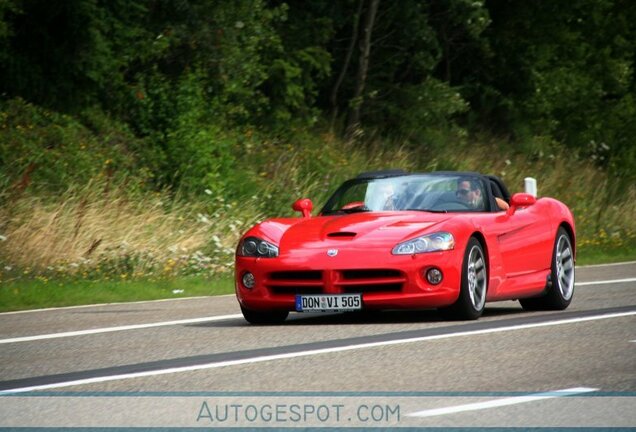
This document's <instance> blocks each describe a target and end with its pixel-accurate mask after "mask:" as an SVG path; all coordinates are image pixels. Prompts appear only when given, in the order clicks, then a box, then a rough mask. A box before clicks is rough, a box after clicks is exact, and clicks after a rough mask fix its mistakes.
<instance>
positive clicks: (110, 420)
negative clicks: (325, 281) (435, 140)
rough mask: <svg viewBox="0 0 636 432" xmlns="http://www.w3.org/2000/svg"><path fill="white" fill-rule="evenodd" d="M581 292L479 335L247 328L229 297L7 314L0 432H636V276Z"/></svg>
mask: <svg viewBox="0 0 636 432" xmlns="http://www.w3.org/2000/svg"><path fill="white" fill-rule="evenodd" d="M576 281H577V282H576V288H575V294H574V300H573V302H572V304H571V305H570V307H569V308H568V309H567V310H565V311H559V312H525V311H523V310H522V309H521V307H520V306H519V304H518V303H517V302H500V303H491V304H487V306H486V311H485V313H484V316H483V317H482V318H481V319H480V320H478V321H476V322H453V321H444V320H443V319H442V318H441V317H440V316H439V315H438V313H437V312H436V311H433V310H430V311H399V312H393V311H391V312H383V313H379V314H376V315H371V316H366V315H358V314H331V315H301V314H292V315H291V316H290V318H289V319H288V320H287V321H286V323H285V324H283V325H280V326H251V325H249V324H247V323H246V322H245V321H244V320H243V319H242V317H241V316H240V315H239V314H240V311H239V308H238V304H237V302H236V300H235V298H234V297H233V296H222V297H205V298H196V299H186V300H174V301H157V302H141V303H128V304H117V305H102V306H89V307H77V308H62V309H52V310H42V311H32V312H22V313H6V314H0V392H1V391H4V392H5V393H4V394H5V396H0V427H3V426H52V425H59V426H69V425H73V426H75V425H85V426H96V425H112V426H118V425H119V426H139V425H142V426H155V425H156V426H163V425H174V426H179V427H184V426H192V427H197V426H259V425H264V426H270V427H271V426H275V427H279V426H300V425H302V426H312V425H313V426H325V425H331V426H337V427H343V426H363V427H376V426H381V427H396V426H420V427H421V426H441V427H448V426H498V427H501V426H518V427H531V426H534V427H539V426H548V427H562V426H595V427H609V426H622V427H630V426H634V427H636V409H635V408H636V262H632V263H625V264H620V265H608V266H592V267H583V268H578V269H577V278H576ZM572 389H574V390H572ZM43 391H45V392H48V393H41V392H43ZM62 391H63V392H67V393H59V392H62ZM50 392H55V393H50ZM68 392H72V393H68ZM77 392H81V393H77ZM87 392H88V393H87ZM105 392H106V393H105ZM130 392H135V393H130ZM139 392H143V395H144V396H145V397H142V398H132V399H131V397H132V396H133V395H139V394H140V393H139ZM546 392H547V393H546ZM560 392H564V393H560ZM9 394H11V395H10V396H9ZM87 394H91V395H98V396H100V397H98V398H92V399H91V398H86V397H84V396H85V395H87ZM18 395H21V396H18ZM37 395H41V396H42V397H35V396H37ZM60 395H67V396H70V399H69V398H63V397H60ZM202 398H203V399H202ZM524 398H525V399H524ZM237 400H239V401H243V403H241V404H239V403H238V402H237ZM51 401H53V402H54V403H52V402H51ZM202 401H203V402H205V403H203V402H202ZM206 401H207V402H206ZM245 401H252V402H253V406H254V410H255V411H253V412H252V411H249V410H248V411H247V412H245V411H241V410H244V407H241V408H237V405H245V403H244V402H245ZM334 401H340V402H342V403H335V402H334ZM230 402H233V404H234V405H232V403H230ZM301 402H302V403H301ZM64 404H68V406H65V405H64ZM95 404H97V405H95ZM103 404H105V405H103ZM479 404H481V405H479ZM146 405H149V406H150V409H151V412H152V413H153V415H152V416H147V415H142V414H140V413H146V414H147V413H148V411H147V407H146ZM294 405H299V406H300V407H302V409H301V410H300V412H299V413H296V410H295V408H293V406H294ZM340 405H342V406H340ZM228 406H230V407H232V406H233V407H234V408H230V411H229V415H228V416H226V419H225V420H223V421H221V420H222V419H223V415H222V414H223V413H224V412H225V414H227V412H228V411H227V407H228ZM268 406H269V407H270V408H267V407H268ZM272 406H273V407H274V408H272ZM321 406H324V407H327V408H328V410H325V409H324V408H323V409H322V411H320V409H319V408H320V407H321ZM212 407H213V408H212ZM223 407H225V409H226V411H223V410H221V412H219V411H218V409H219V408H221V409H223ZM308 407H309V408H308ZM338 407H339V408H338ZM133 408H134V412H135V413H136V414H133V413H131V412H129V411H127V409H133ZM437 408H444V409H445V410H446V411H432V410H434V409H437ZM250 409H251V408H250ZM259 409H260V411H258V410H259ZM271 409H273V410H274V414H272V413H271V412H269V411H268V410H271ZM312 409H313V412H312ZM374 409H375V411H373V410H374ZM232 410H234V411H232ZM263 410H264V411H263ZM26 412H29V413H33V412H39V413H41V414H40V416H39V417H38V416H37V415H36V416H33V415H32V414H30V415H29V416H24V413H26ZM113 412H117V413H119V414H118V415H116V416H113ZM268 412H269V416H268ZM52 413H56V414H52ZM253 413H254V415H255V416H256V417H253V416H252V414H253ZM326 416H328V417H326ZM58 417H59V418H58ZM272 417H273V420H272ZM268 418H269V420H268ZM195 420H196V421H195ZM231 421H234V423H231ZM259 421H260V422H261V423H259ZM342 422H345V423H342Z"/></svg>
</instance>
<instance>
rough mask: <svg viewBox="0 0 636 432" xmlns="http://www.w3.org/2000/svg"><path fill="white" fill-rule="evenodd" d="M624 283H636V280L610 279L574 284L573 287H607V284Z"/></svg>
mask: <svg viewBox="0 0 636 432" xmlns="http://www.w3.org/2000/svg"><path fill="white" fill-rule="evenodd" d="M625 282H636V278H627V279H610V280H602V281H592V282H574V285H575V286H586V285H607V284H616V283H625Z"/></svg>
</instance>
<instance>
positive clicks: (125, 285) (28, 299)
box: [0, 276, 234, 312]
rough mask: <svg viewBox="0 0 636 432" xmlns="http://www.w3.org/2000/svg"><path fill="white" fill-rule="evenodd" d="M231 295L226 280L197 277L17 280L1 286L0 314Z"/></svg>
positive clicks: (232, 285) (225, 278)
mask: <svg viewBox="0 0 636 432" xmlns="http://www.w3.org/2000/svg"><path fill="white" fill-rule="evenodd" d="M233 292H234V282H233V280H232V278H231V277H229V276H227V277H220V278H217V279H214V280H207V279H204V278H200V277H182V278H176V279H171V280H161V281H152V280H135V281H103V280H98V281H89V280H67V281H62V280H58V281H50V280H45V279H44V278H38V279H30V280H27V279H20V280H14V281H9V282H4V283H3V284H2V285H0V312H7V311H18V310H28V309H40V308H49V307H61V306H78V305H86V304H100V303H120V302H132V301H142V300H157V299H176V298H182V297H197V296H210V295H221V294H231V293H233Z"/></svg>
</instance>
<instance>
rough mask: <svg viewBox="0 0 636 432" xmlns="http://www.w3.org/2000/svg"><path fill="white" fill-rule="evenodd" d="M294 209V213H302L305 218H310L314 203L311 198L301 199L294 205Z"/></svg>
mask: <svg viewBox="0 0 636 432" xmlns="http://www.w3.org/2000/svg"><path fill="white" fill-rule="evenodd" d="M292 208H293V209H294V211H297V212H301V213H302V214H303V217H305V218H310V217H311V209H313V208H314V203H312V202H311V200H310V199H309V198H301V199H299V200H297V201H296V202H295V203H294V204H292Z"/></svg>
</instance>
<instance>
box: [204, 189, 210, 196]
mask: <svg viewBox="0 0 636 432" xmlns="http://www.w3.org/2000/svg"><path fill="white" fill-rule="evenodd" d="M204 192H205V193H206V194H208V195H212V191H211V190H210V189H206V190H204Z"/></svg>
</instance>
